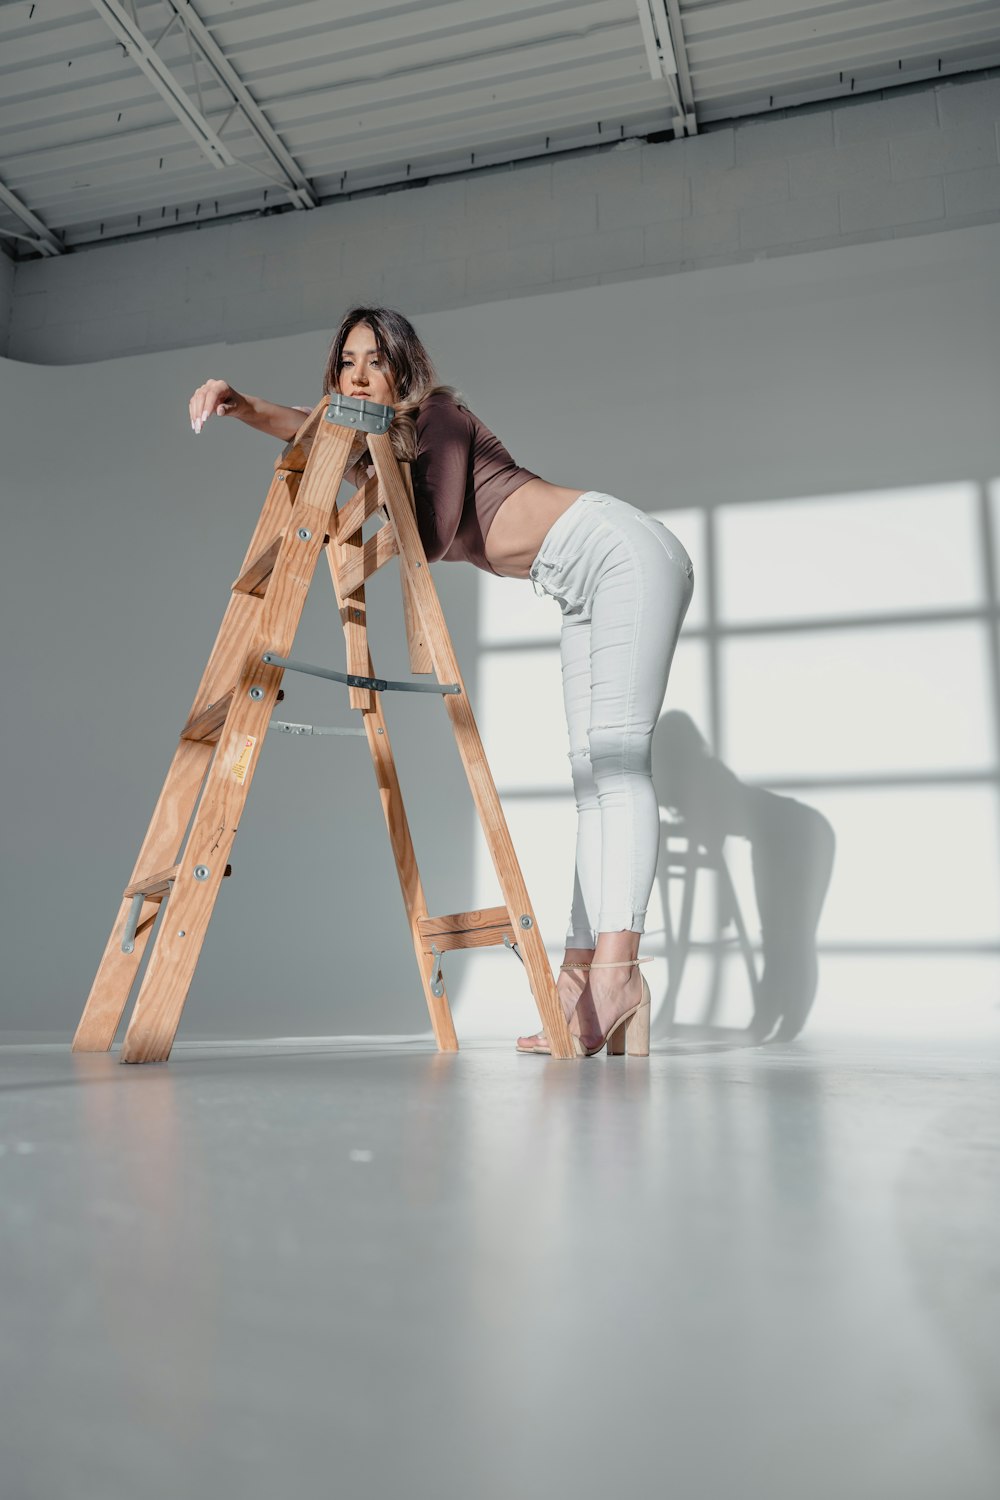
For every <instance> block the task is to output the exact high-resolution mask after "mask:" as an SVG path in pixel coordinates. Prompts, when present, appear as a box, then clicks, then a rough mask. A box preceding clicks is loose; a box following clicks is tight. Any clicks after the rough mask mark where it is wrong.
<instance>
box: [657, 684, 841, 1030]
mask: <svg viewBox="0 0 1000 1500" xmlns="http://www.w3.org/2000/svg"><path fill="white" fill-rule="evenodd" d="M652 761H653V763H652V770H653V784H654V786H655V787H656V789H657V798H658V801H659V803H660V806H661V808H662V809H664V810H666V812H667V820H666V824H665V828H664V832H665V841H666V843H665V853H664V855H663V856H661V860H660V865H659V869H658V872H657V879H658V880H659V881H660V885H661V892H660V894H661V898H662V902H663V912H664V919H665V926H666V948H667V958H668V967H669V984H668V991H667V998H666V1001H665V1003H664V1005H663V1007H662V1008H661V1010H660V1012H659V1018H658V1021H659V1026H658V1029H659V1032H660V1034H661V1035H663V1034H664V1033H667V1034H669V1032H671V1031H672V1030H673V1029H674V1027H675V1024H676V1023H675V1018H676V1006H677V996H678V993H679V991H680V987H681V983H682V980H683V976H684V968H685V964H686V961H687V958H688V955H689V953H690V952H691V950H692V949H693V948H697V947H699V946H702V947H704V946H707V947H708V948H709V949H710V950H711V952H712V953H713V955H714V960H715V962H714V965H713V974H712V981H711V985H710V990H709V999H708V1003H707V1006H706V1010H705V1016H704V1021H705V1022H706V1023H708V1024H711V1022H712V1020H713V1019H714V1014H715V1011H716V1008H717V1006H718V1001H719V996H720V993H721V987H722V969H723V963H724V960H725V955H726V952H727V951H728V949H729V947H730V941H729V940H728V939H727V936H726V934H727V932H728V929H729V928H730V926H732V927H734V928H735V931H736V941H737V942H738V944H739V947H740V950H741V952H742V955H743V958H744V962H745V963H746V966H747V973H748V978H749V982H750V990H751V994H752V996H753V1018H752V1020H751V1022H750V1025H749V1027H748V1031H749V1033H750V1035H751V1036H752V1037H753V1039H754V1040H755V1041H759V1042H762V1041H766V1040H767V1039H768V1038H769V1037H772V1036H773V1039H774V1040H776V1041H789V1040H791V1038H792V1037H795V1036H797V1035H798V1034H799V1032H800V1031H801V1030H802V1028H803V1026H804V1025H805V1023H806V1020H807V1019H808V1016H809V1012H810V1010H811V1009H812V1004H813V1000H814V999H815V996H816V989H817V984H818V978H819V969H818V962H817V955H816V929H817V927H818V925H819V918H820V913H821V911H822V909H823V902H824V900H825V899H826V893H827V890H828V889H829V885H830V877H831V875H832V872H833V858H834V849H835V844H836V839H835V836H834V832H833V828H832V827H831V825H830V823H829V822H828V820H827V819H826V818H824V817H823V815H822V813H820V812H817V810H816V809H815V808H813V807H809V806H808V805H807V804H806V803H804V802H799V801H797V800H796V799H795V798H794V797H783V796H779V795H778V794H777V793H776V792H769V791H767V790H766V789H765V788H763V787H750V786H747V785H745V784H744V783H743V782H742V781H740V779H739V777H738V776H736V775H734V773H733V772H732V771H731V770H730V769H729V768H728V766H725V765H724V764H723V763H722V761H720V760H717V759H716V758H715V756H713V755H712V753H711V751H710V750H709V748H708V744H707V742H706V741H705V739H704V737H703V736H702V734H701V732H700V731H699V729H698V728H697V726H696V724H695V723H694V720H693V719H691V718H690V717H689V716H688V715H687V714H685V713H681V712H678V711H676V710H675V711H672V712H669V713H666V714H664V715H663V717H662V718H661V719H660V721H659V723H658V725H657V728H656V732H655V733H654V735H653V750H652ZM730 836H734V837H736V838H745V839H747V840H748V841H749V843H750V850H751V858H752V868H753V885H754V894H755V896H756V901H757V912H758V917H759V921H760V947H761V957H762V967H761V969H760V971H759V972H758V969H757V964H756V959H755V955H754V952H753V947H752V944H751V941H750V938H749V936H748V934H747V931H746V926H745V923H744V920H743V916H742V913H741V912H740V909H739V904H738V902H737V900H736V893H735V891H734V889H733V885H732V881H731V880H730V878H729V872H728V869H727V867H726V863H725V859H724V854H723V846H724V844H725V841H726V839H727V838H729V837H730ZM675 845H677V846H679V847H675ZM699 870H710V871H714V872H715V875H716V880H717V885H716V890H717V900H716V907H715V929H716V930H715V935H714V937H713V939H712V940H711V941H710V942H709V943H708V944H707V945H705V944H698V943H696V942H694V941H693V940H692V938H691V927H692V919H693V912H694V902H695V891H696V888H697V884H698V879H697V877H698V872H699ZM673 881H678V882H680V883H681V886H682V893H681V899H680V913H679V916H678V919H677V922H676V926H675V924H674V920H673V916H672V911H671V906H670V885H671V882H673Z"/></svg>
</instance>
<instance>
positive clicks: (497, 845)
mask: <svg viewBox="0 0 1000 1500" xmlns="http://www.w3.org/2000/svg"><path fill="white" fill-rule="evenodd" d="M368 447H369V451H370V452H371V455H372V459H373V461H374V464H375V472H376V473H377V475H378V480H379V485H380V488H381V493H382V494H383V496H385V497H386V499H387V500H388V502H389V506H388V514H389V519H390V523H391V524H392V526H393V527H394V531H395V536H396V545H397V548H398V551H399V565H400V568H401V569H402V570H403V571H404V573H405V576H406V580H407V587H408V589H409V594H410V597H411V598H412V600H413V603H414V605H415V607H416V609H417V610H418V612H419V614H420V619H421V622H422V625H423V633H424V639H425V640H426V643H427V649H428V651H429V653H430V657H431V660H432V662H433V664H434V670H435V672H436V673H437V679H438V681H439V682H456V683H458V685H459V687H460V688H461V692H460V693H448V694H445V695H444V702H445V707H446V709H447V710H448V717H449V718H450V720H451V725H452V730H453V732H454V735H455V743H456V744H457V746H458V752H459V755H460V756H461V758H462V764H463V766H464V767H465V774H466V778H467V780H468V783H469V790H470V791H471V793H472V798H473V801H474V802H475V804H476V812H477V813H478V815H479V822H480V825H481V827H482V830H483V836H484V838H485V839H486V844H487V847H488V848H489V851H490V858H491V859H492V861H493V868H494V869H495V870H496V873H497V879H498V880H499V882H500V889H501V891H502V892H503V898H504V901H505V902H506V904H507V910H508V912H509V914H510V919H511V925H512V926H513V929H514V931H515V933H516V934H517V940H518V948H519V950H520V952H521V956H522V958H523V959H524V967H525V970H526V971H527V975H528V983H529V985H530V987H531V993H532V995H533V996H534V999H535V1004H536V1005H537V1007H538V1013H539V1016H540V1018H541V1021H542V1025H543V1026H544V1028H545V1031H546V1034H547V1035H548V1038H549V1044H550V1046H551V1049H552V1056H553V1057H563V1058H571V1057H575V1056H576V1053H575V1050H574V1047H573V1044H572V1041H571V1039H570V1034H569V1027H568V1026H567V1024H566V1019H565V1017H564V1016H563V1013H562V1006H561V1005H560V1003H559V997H558V995H557V994H556V986H555V979H554V978H553V974H552V967H551V965H550V963H549V957H548V954H547V953H546V951H545V944H544V943H543V942H542V938H541V934H540V933H539V931H538V923H537V922H536V920H535V914H534V911H533V909H532V906H531V901H530V899H529V897H528V890H527V887H526V885H525V883H524V877H523V875H522V874H521V867H520V865H519V863H518V859H517V854H516V852H515V850H514V844H513V840H512V839H511V836H510V830H509V829H508V827H507V820H506V818H505V817H504V812H503V807H502V805H501V802H500V796H499V794H498V792H497V789H496V783H495V782H494V780H493V774H492V772H491V771H490V767H489V763H488V761H487V759H486V754H485V752H484V750H483V744H482V740H481V739H480V737H479V729H478V727H477V725H476V720H475V716H474V714H473V712H472V705H471V704H470V702H469V698H468V694H467V693H466V691H465V683H464V682H463V681H462V674H461V672H460V671H459V666H458V658H457V657H456V655H455V650H454V647H453V645H452V641H451V636H450V635H449V633H448V627H447V624H446V623H445V618H444V612H443V610H442V609H441V602H440V600H439V599H438V595H437V589H436V588H435V587H434V583H433V581H432V579H431V576H430V569H429V568H428V567H427V564H426V557H425V554H424V550H423V547H422V545H421V542H420V535H419V532H418V530H417V522H416V516H415V514H414V512H413V509H412V504H411V502H410V499H409V494H408V491H407V488H406V485H405V482H404V480H403V478H402V475H401V474H400V471H399V468H398V466H397V464H396V462H395V458H394V456H393V453H392V445H391V443H390V441H389V438H388V436H386V435H385V434H372V435H371V436H370V437H369V439H368Z"/></svg>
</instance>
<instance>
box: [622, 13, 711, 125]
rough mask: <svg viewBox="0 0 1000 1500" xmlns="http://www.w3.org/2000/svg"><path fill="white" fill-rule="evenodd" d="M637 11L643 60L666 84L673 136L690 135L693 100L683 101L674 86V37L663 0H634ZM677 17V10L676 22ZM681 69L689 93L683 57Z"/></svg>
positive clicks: (675, 84)
mask: <svg viewBox="0 0 1000 1500" xmlns="http://www.w3.org/2000/svg"><path fill="white" fill-rule="evenodd" d="M636 5H637V8H638V11H639V28H640V30H641V31H642V41H643V46H644V47H645V49H646V61H647V62H648V64H649V72H650V76H651V77H653V78H657V79H659V78H662V79H663V80H664V82H665V83H666V85H667V93H668V94H669V95H670V105H671V108H672V110H673V113H674V118H673V121H672V122H671V124H672V127H673V130H674V133H675V135H694V134H695V132H696V131H697V129H698V123H697V121H696V119H695V117H694V110H693V107H692V105H693V100H691V99H690V98H689V99H688V100H685V99H683V98H682V97H681V92H680V89H679V88H678V82H677V80H678V71H679V70H678V62H677V56H676V49H675V44H674V43H675V39H674V37H672V35H671V30H670V22H669V21H668V19H667V12H666V9H665V7H664V0H636ZM679 20H680V16H679V13H678V22H679ZM678 36H679V38H680V41H681V43H682V44H683V33H681V32H680V31H678ZM684 71H685V73H686V74H687V87H688V92H689V94H690V87H691V75H690V71H689V69H688V66H687V57H686V56H685V58H684Z"/></svg>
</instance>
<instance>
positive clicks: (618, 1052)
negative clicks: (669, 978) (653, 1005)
mask: <svg viewBox="0 0 1000 1500" xmlns="http://www.w3.org/2000/svg"><path fill="white" fill-rule="evenodd" d="M641 978H642V999H641V1000H640V1002H639V1009H638V1010H636V1011H633V1013H632V1014H631V1015H630V1016H628V1017H626V1019H625V1020H623V1021H620V1022H619V1023H618V1025H617V1026H616V1027H615V1029H614V1031H613V1032H612V1033H611V1035H610V1036H609V1037H608V1056H609V1057H623V1056H624V1055H625V1053H626V1052H627V1053H628V1055H629V1057H648V1056H649V1003H650V994H649V985H648V984H647V983H646V976H645V974H643V975H642V976H641Z"/></svg>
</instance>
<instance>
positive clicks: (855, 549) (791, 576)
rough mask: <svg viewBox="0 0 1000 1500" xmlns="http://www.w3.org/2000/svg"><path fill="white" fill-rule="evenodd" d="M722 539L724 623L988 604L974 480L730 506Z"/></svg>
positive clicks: (721, 517)
mask: <svg viewBox="0 0 1000 1500" xmlns="http://www.w3.org/2000/svg"><path fill="white" fill-rule="evenodd" d="M718 534H719V611H720V620H721V622H722V623H724V624H730V623H736V622H739V623H741V624H748V623H751V622H756V621H762V620H767V621H777V620H788V619H795V618H815V617H816V616H817V615H821V616H828V615H833V616H841V615H859V614H861V615H879V614H888V613H892V612H894V611H898V610H930V609H940V608H945V607H947V606H963V605H967V604H970V603H972V602H974V601H975V602H978V601H979V600H980V599H981V583H980V572H979V565H978V552H979V544H978V539H977V536H978V533H977V518H976V486H975V485H972V484H950V485H933V486H928V487H920V488H916V489H912V490H881V491H875V492H874V493H872V494H867V495H835V496H831V497H830V498H829V499H819V500H798V501H796V500H782V501H774V502H770V503H768V504H762V505H756V504H755V505H731V506H726V507H723V508H721V509H720V511H719V533H718Z"/></svg>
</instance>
